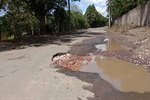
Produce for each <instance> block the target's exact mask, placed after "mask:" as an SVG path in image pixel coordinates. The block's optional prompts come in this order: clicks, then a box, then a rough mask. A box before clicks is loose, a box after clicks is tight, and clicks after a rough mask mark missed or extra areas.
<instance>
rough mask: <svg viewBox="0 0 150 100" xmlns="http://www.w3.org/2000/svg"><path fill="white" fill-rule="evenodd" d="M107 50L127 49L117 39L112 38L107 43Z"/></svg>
mask: <svg viewBox="0 0 150 100" xmlns="http://www.w3.org/2000/svg"><path fill="white" fill-rule="evenodd" d="M106 46H107V50H127V48H126V47H124V46H121V45H119V44H117V42H116V41H115V39H111V40H110V41H109V42H108V43H107V44H106Z"/></svg>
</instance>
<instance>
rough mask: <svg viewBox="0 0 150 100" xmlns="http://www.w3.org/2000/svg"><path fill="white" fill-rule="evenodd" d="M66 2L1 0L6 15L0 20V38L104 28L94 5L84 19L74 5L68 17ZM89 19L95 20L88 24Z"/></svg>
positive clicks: (102, 18)
mask: <svg viewBox="0 0 150 100" xmlns="http://www.w3.org/2000/svg"><path fill="white" fill-rule="evenodd" d="M67 1H69V0H1V1H0V10H4V11H6V14H5V15H4V16H1V17H0V36H1V34H4V33H6V35H7V37H14V38H21V37H27V36H37V35H43V34H54V33H57V32H68V31H75V30H79V29H85V28H89V27H98V26H104V25H106V24H105V23H106V22H107V19H106V18H104V17H103V16H102V15H100V14H99V13H98V12H97V11H96V9H95V7H94V5H92V6H91V8H88V9H89V10H90V9H92V12H93V13H92V15H89V14H88V10H87V14H85V15H83V14H82V12H81V10H80V9H79V8H78V7H77V6H76V5H71V13H70V15H69V12H68V10H66V7H67V3H68V2H67ZM74 1H78V0H74ZM79 1H80V0H79ZM93 7H94V9H93ZM93 10H94V11H93ZM94 13H95V14H94ZM69 16H70V18H69ZM89 16H91V17H92V18H94V20H92V21H90V20H89Z"/></svg>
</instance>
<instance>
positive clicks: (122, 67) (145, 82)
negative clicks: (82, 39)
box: [81, 57, 150, 93]
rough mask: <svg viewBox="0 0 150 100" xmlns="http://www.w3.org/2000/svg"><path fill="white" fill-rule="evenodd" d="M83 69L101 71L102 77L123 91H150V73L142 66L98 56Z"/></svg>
mask: <svg viewBox="0 0 150 100" xmlns="http://www.w3.org/2000/svg"><path fill="white" fill-rule="evenodd" d="M81 71H86V72H92V73H99V75H100V77H101V78H103V79H104V80H106V81H107V82H109V83H110V84H111V85H112V86H114V87H115V88H116V89H117V90H120V91H123V92H139V93H144V92H150V73H148V72H147V70H146V69H145V68H143V67H142V66H136V65H135V64H132V63H129V62H126V61H123V60H119V59H116V58H100V57H96V58H95V59H94V60H93V61H92V62H91V63H89V64H88V65H86V66H84V67H83V68H82V69H81Z"/></svg>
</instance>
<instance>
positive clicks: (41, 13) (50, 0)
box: [23, 0, 66, 34]
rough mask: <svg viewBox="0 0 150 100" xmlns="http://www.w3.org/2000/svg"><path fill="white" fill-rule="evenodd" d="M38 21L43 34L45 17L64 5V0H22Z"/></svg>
mask: <svg viewBox="0 0 150 100" xmlns="http://www.w3.org/2000/svg"><path fill="white" fill-rule="evenodd" d="M23 1H24V2H25V3H26V4H27V5H28V8H29V9H30V11H31V12H34V14H35V16H36V17H37V18H38V19H39V21H40V34H45V17H46V15H49V14H51V13H52V12H53V10H55V9H57V8H58V7H64V6H66V0H23Z"/></svg>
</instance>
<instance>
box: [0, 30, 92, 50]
mask: <svg viewBox="0 0 150 100" xmlns="http://www.w3.org/2000/svg"><path fill="white" fill-rule="evenodd" d="M88 34H91V35H92V32H87V31H81V32H66V33H60V34H56V35H42V36H35V37H24V38H19V39H14V40H7V41H2V42H0V52H2V51H7V50H13V49H25V48H27V47H40V46H45V45H49V44H55V45H62V44H63V43H70V42H71V41H72V40H74V39H75V38H78V37H90V36H89V35H88ZM94 34H95V33H93V35H94Z"/></svg>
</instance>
